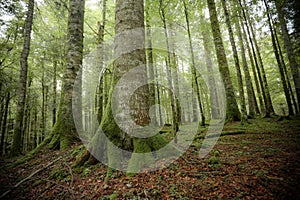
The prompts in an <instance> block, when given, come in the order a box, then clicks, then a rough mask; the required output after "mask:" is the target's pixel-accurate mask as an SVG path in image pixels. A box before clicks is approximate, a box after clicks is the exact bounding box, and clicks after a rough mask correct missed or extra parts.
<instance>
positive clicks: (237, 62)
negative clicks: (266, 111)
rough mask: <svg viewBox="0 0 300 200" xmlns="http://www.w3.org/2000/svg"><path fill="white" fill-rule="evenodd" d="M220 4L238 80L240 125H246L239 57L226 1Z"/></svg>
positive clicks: (223, 0)
mask: <svg viewBox="0 0 300 200" xmlns="http://www.w3.org/2000/svg"><path fill="white" fill-rule="evenodd" d="M221 2H222V6H223V10H224V13H225V20H226V25H227V29H228V32H229V40H230V44H231V47H232V52H233V58H234V64H235V68H236V74H237V79H238V88H239V93H240V97H241V123H242V124H243V123H248V118H247V111H246V102H245V94H244V86H243V79H242V73H241V67H240V62H239V56H238V53H237V49H236V45H235V41H234V36H233V31H232V27H231V21H230V17H229V13H228V10H227V6H226V1H225V0H222V1H221Z"/></svg>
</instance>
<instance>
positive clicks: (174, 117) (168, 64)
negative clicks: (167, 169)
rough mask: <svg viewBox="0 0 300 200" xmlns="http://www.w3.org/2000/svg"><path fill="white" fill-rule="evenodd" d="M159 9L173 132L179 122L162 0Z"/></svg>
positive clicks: (176, 129)
mask: <svg viewBox="0 0 300 200" xmlns="http://www.w3.org/2000/svg"><path fill="white" fill-rule="evenodd" d="M159 9H160V15H161V19H162V21H163V28H164V34H165V39H166V46H167V60H166V72H167V79H168V83H169V88H170V90H168V91H169V96H170V100H171V110H172V125H173V130H174V134H175V133H176V132H177V131H178V129H179V122H178V120H179V119H177V113H176V105H175V104H176V96H175V90H174V87H173V85H174V84H173V78H172V73H171V67H172V64H173V63H171V49H170V43H169V35H168V30H167V24H166V17H165V10H164V9H165V8H164V5H163V2H162V0H160V1H159Z"/></svg>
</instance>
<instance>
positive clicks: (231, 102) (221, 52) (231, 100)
mask: <svg viewBox="0 0 300 200" xmlns="http://www.w3.org/2000/svg"><path fill="white" fill-rule="evenodd" d="M207 4H208V10H209V14H210V22H211V29H212V33H213V38H214V44H215V50H216V54H217V59H218V65H219V70H220V73H221V76H222V79H223V82H224V84H225V92H226V100H227V102H226V104H227V108H226V121H227V122H230V121H238V120H240V119H241V116H240V111H239V109H238V105H237V102H236V99H235V95H234V89H233V85H232V80H231V77H230V74H229V68H228V63H227V59H226V55H225V49H224V45H223V40H222V36H221V32H220V26H219V22H218V18H217V11H216V6H215V2H214V0H207Z"/></svg>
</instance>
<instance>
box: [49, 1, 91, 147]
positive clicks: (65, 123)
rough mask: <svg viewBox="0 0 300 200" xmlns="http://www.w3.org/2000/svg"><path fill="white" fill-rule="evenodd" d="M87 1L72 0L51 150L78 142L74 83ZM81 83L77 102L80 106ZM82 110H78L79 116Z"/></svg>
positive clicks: (78, 65)
mask: <svg viewBox="0 0 300 200" xmlns="http://www.w3.org/2000/svg"><path fill="white" fill-rule="evenodd" d="M84 3H85V0H70V2H69V18H68V46H67V58H66V68H65V71H64V76H63V83H62V90H61V96H60V102H59V106H58V114H57V120H56V122H55V125H54V127H53V129H52V132H51V142H50V144H49V147H50V148H60V149H65V148H67V147H69V145H70V144H71V143H73V142H75V141H77V140H78V135H77V131H76V127H75V123H74V120H73V113H72V92H73V86H74V81H75V79H76V76H77V74H78V72H79V70H80V67H81V65H82V57H83V22H84ZM80 87H81V86H80V83H79V84H78V88H77V90H78V91H77V94H76V95H75V98H76V99H75V101H77V102H78V104H77V105H80V103H79V102H80V98H81V97H80V96H81V94H80V93H81V92H80ZM79 112H81V111H80V108H78V112H77V113H78V114H79Z"/></svg>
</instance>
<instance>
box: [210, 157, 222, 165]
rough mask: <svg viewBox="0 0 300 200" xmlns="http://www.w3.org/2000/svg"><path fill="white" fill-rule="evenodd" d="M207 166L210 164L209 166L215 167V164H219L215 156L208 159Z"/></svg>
mask: <svg viewBox="0 0 300 200" xmlns="http://www.w3.org/2000/svg"><path fill="white" fill-rule="evenodd" d="M208 162H209V164H211V165H215V164H218V163H219V159H218V158H217V157H215V156H213V157H211V158H210V159H209V161H208Z"/></svg>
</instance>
